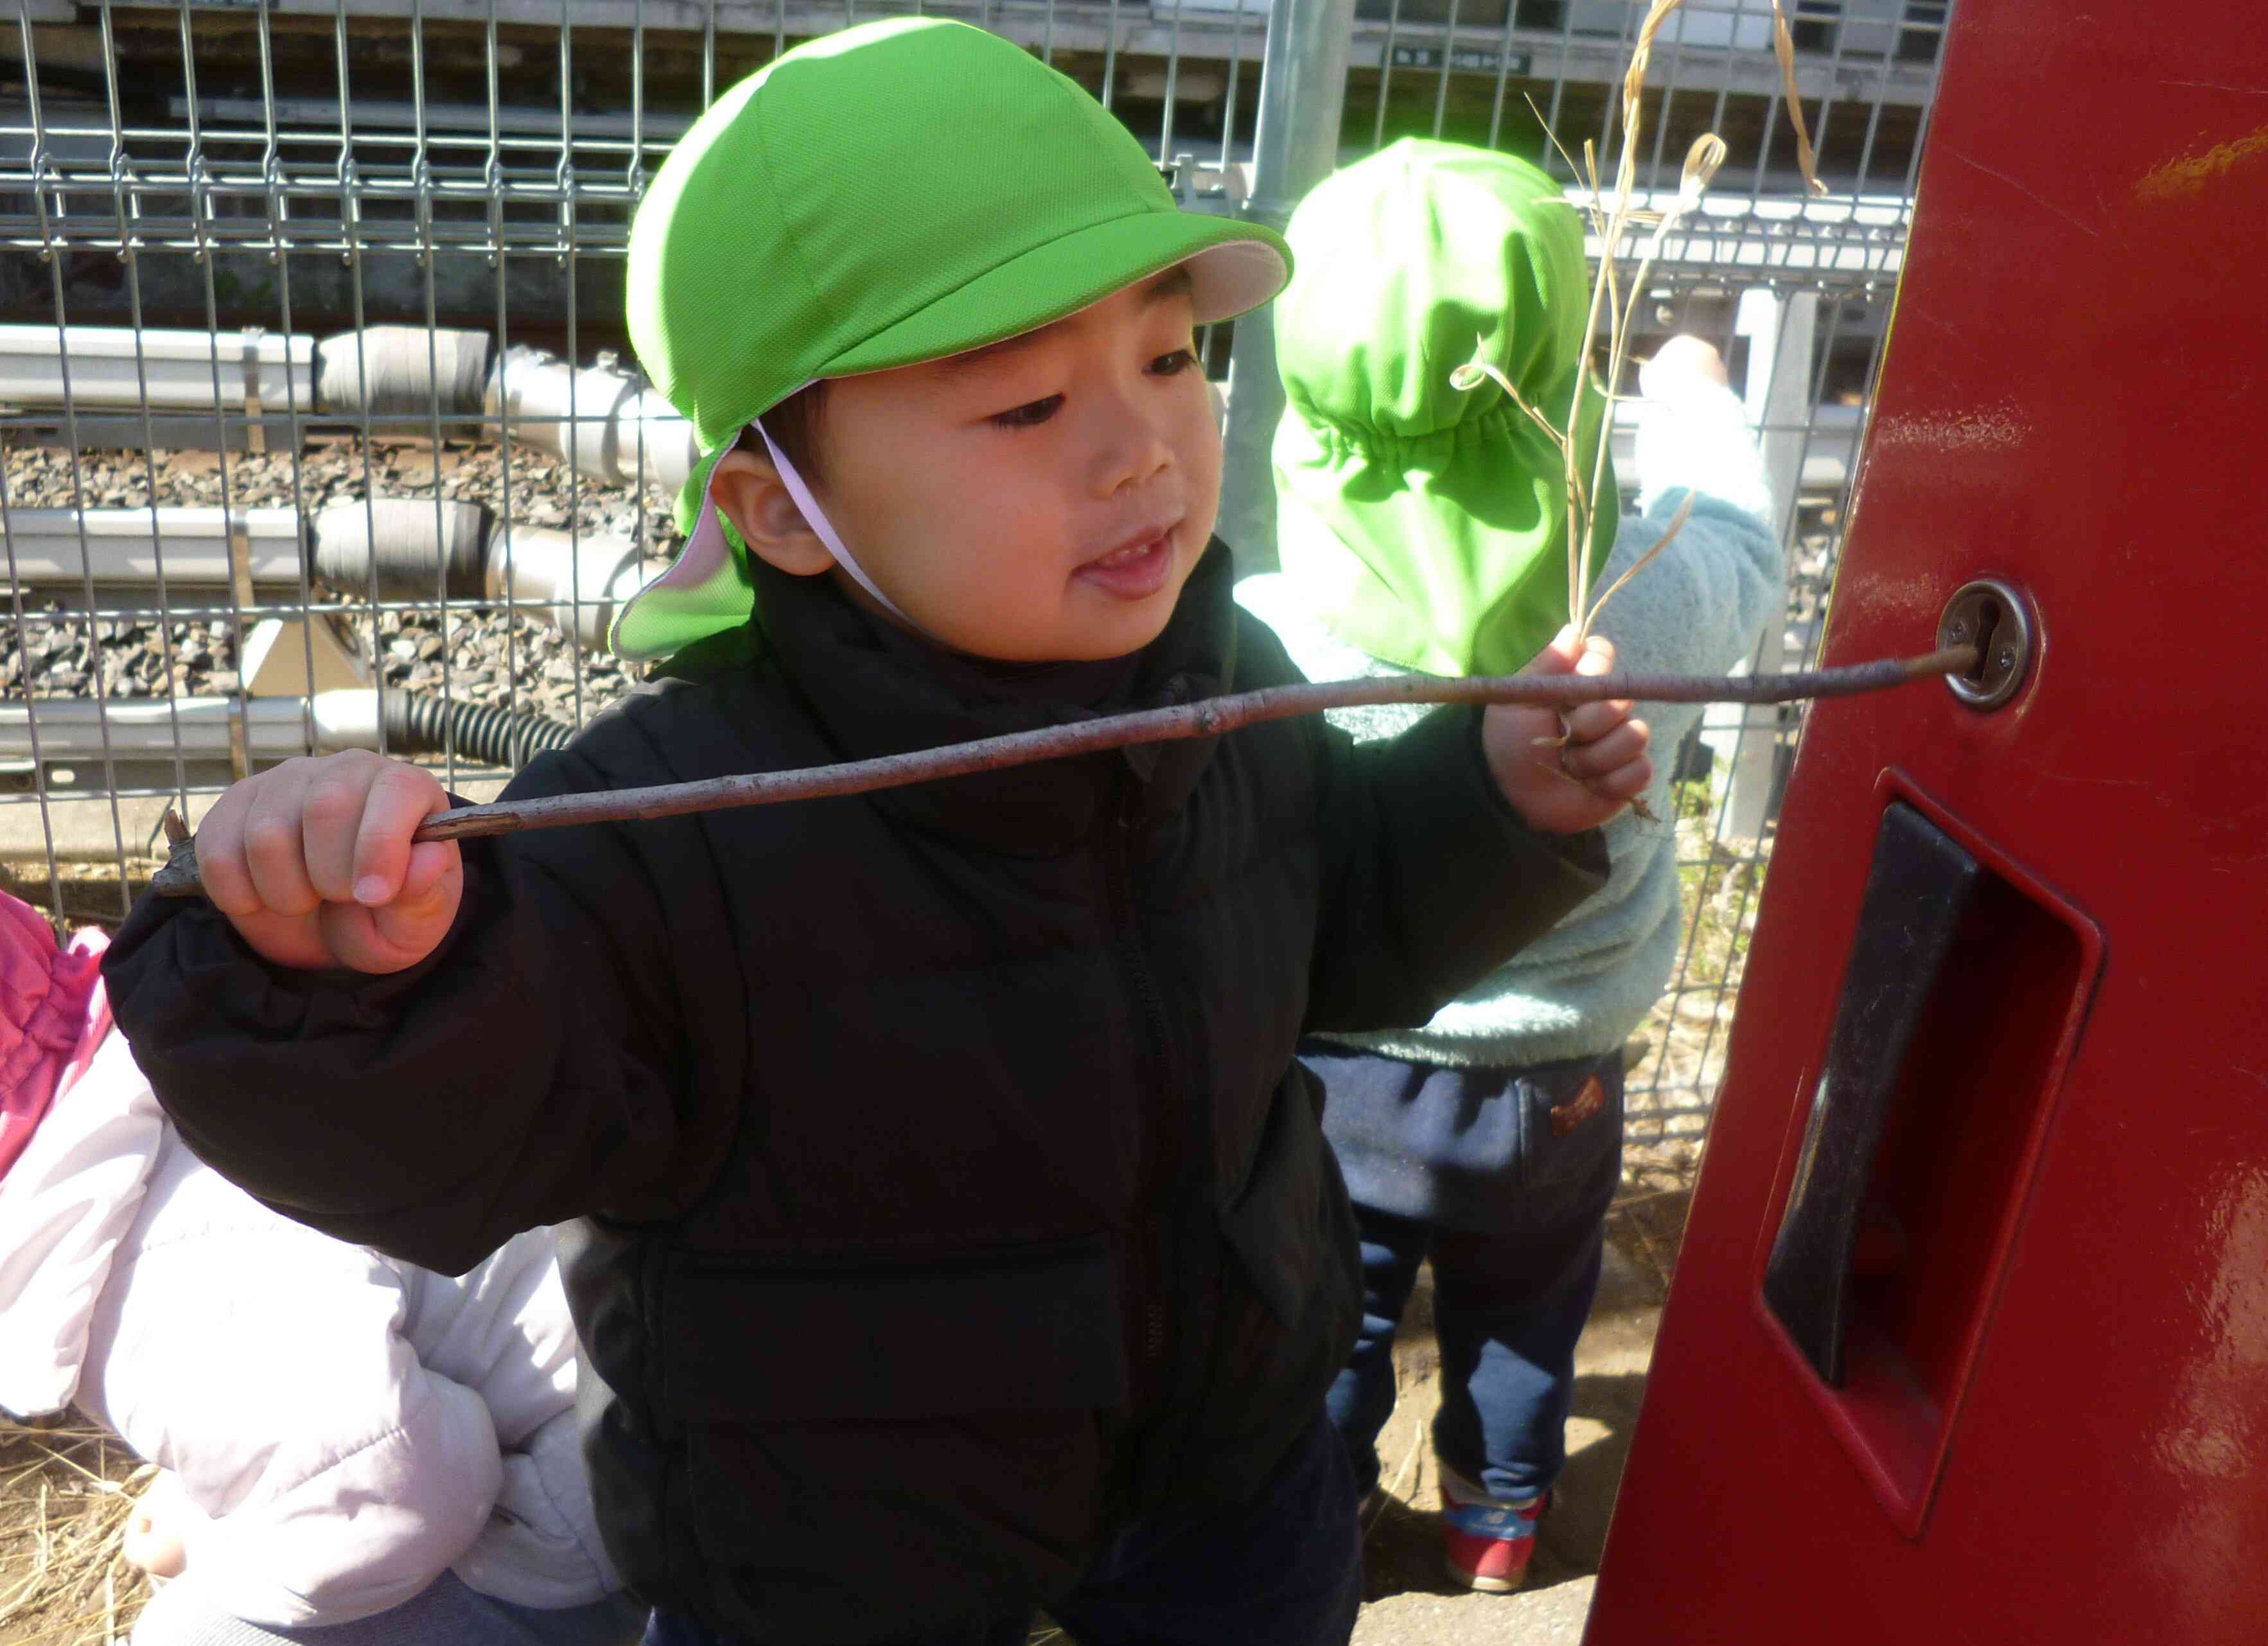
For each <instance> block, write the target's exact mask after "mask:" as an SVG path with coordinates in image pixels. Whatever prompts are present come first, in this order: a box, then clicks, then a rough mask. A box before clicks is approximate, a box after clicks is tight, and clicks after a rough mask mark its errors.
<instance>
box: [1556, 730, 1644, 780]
mask: <svg viewBox="0 0 2268 1646" xmlns="http://www.w3.org/2000/svg"><path fill="white" fill-rule="evenodd" d="M1648 740H1649V738H1648V735H1647V731H1646V722H1645V721H1643V720H1627V721H1624V723H1623V724H1621V725H1619V726H1617V727H1616V728H1615V729H1614V730H1613V731H1609V733H1607V735H1606V736H1605V737H1603V738H1599V739H1598V740H1597V741H1596V742H1593V743H1571V744H1569V745H1568V746H1566V748H1565V749H1563V750H1562V751H1561V752H1560V756H1559V769H1560V770H1561V771H1564V772H1565V773H1566V774H1567V775H1569V776H1570V777H1575V778H1580V779H1581V780H1582V781H1584V782H1586V783H1587V782H1589V781H1590V780H1591V779H1593V778H1594V777H1603V776H1605V775H1607V774H1609V772H1612V771H1614V770H1615V769H1616V768H1618V767H1623V766H1627V765H1629V764H1630V763H1631V761H1635V760H1638V759H1639V758H1640V757H1641V756H1643V755H1644V754H1645V753H1646V744H1647V742H1648Z"/></svg>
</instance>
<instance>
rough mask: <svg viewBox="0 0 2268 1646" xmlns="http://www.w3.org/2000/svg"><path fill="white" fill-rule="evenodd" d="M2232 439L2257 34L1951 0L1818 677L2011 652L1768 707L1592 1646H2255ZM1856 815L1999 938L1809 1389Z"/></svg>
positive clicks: (2254, 1432)
mask: <svg viewBox="0 0 2268 1646" xmlns="http://www.w3.org/2000/svg"><path fill="white" fill-rule="evenodd" d="M2264 437H2268V8H2263V7H2260V6H2257V5H2253V4H2240V5H2229V4H2217V3H2210V0H2164V3H2162V4H2151V5H2147V6H2142V5H2133V4H2122V5H2117V6H2099V7H2097V6H2088V5H2084V4H2080V5H2074V4H2073V0H1962V4H1961V5H1959V6H1958V7H1956V8H1955V25H1954V32H1953V36H1952V38H1951V40H1950V41H1949V42H1948V57H1947V64H1946V72H1945V79H1944V85H1943V89H1942V91H1941V92H1940V97H1939V99H1938V103H1937V106H1936V109H1935V112H1934V114H1933V122H1932V136H1931V138H1930V144H1929V151H1928V153H1927V155H1926V158H1925V163H1924V170H1923V175H1922V184H1921V191H1920V204H1919V209H1918V220H1917V223H1916V225H1915V231H1914V235H1913V242H1912V249H1911V255H1910V257H1909V259H1908V262H1907V266H1906V272H1905V276H1904V283H1903V285H1902V289H1901V291H1900V296H1899V302H1898V310H1897V318H1896V328H1895V332H1894V334H1893V337H1892V340H1891V343H1890V347H1889V355H1888V358H1887V364H1886V369H1885V373H1884V378H1883V381H1882V384H1881V393H1880V396H1879V399H1878V401H1877V405H1876V410H1875V415H1874V426H1873V429H1872V430H1871V432H1870V435H1869V437H1868V443H1867V452H1866V454H1865V459H1864V465H1863V467H1862V470H1861V473H1860V479H1859V493H1858V500H1857V504H1856V508H1855V512H1854V519H1853V527H1852V538H1851V541H1850V545H1849V548H1848V553H1847V555H1846V559H1845V568H1844V570H1843V573H1842V577H1841V579H1840V581H1839V582H1838V584H1837V589H1836V592H1835V606H1834V613H1833V619H1832V625H1831V632H1830V642H1829V648H1828V650H1829V652H1830V658H1829V660H1830V661H1831V662H1849V661H1853V660H1857V659H1859V658H1866V657H1871V656H1878V655H1885V654H1890V653H1896V652H1904V651H1912V650H1918V649H1919V648H1921V647H1923V646H1926V645H1927V644H1928V643H1930V640H1931V636H1932V635H1933V632H1934V628H1935V624H1936V621H1937V617H1938V614H1939V612H1940V608H1941V607H1942V606H1943V605H1944V604H1945V602H1946V601H1947V599H1948V598H1949V597H1950V596H1951V595H1952V594H1953V592H1955V590H1956V589H1957V588H1959V587H1960V586H1961V585H1962V584H1964V583H1966V582H1968V581H1969V580H1970V579H1971V578H1974V577H1985V576H1998V577H2004V578H2006V579H2007V580H2008V581H2010V582H2012V583H2014V584H2016V585H2017V586H2019V587H2020V588H2021V589H2023V590H2025V591H2026V592H2028V593H2029V596H2030V597H2031V599H2032V600H2033V601H2034V603H2035V605H2036V610H2037V613H2038V617H2039V621H2040V625H2041V628H2042V631H2043V632H2042V641H2041V645H2040V648H2039V650H2038V653H2037V655H2036V661H2035V664H2034V669H2033V673H2032V677H2031V679H2030V680H2029V682H2028V683H2027V685H2026V687H2025V689H2024V693H2023V695H2022V696H2021V698H2020V699H2019V700H2018V702H2015V703H2014V704H2012V705H2011V706H2009V707H2008V708H2006V709H2001V710H1999V711H1998V712H1996V713H1992V714H1985V715H1980V714H1977V713H1975V712H1973V711H1971V710H1970V709H1965V708H1963V707H1962V705H1960V704H1959V703H1957V702H1955V701H1954V700H1953V698H1952V696H1951V695H1950V694H1948V693H1946V692H1943V691H1940V690H1938V689H1936V688H1934V687H1932V688H1928V689H1919V690H1915V691H1912V692H1907V693H1901V694H1891V695H1889V696H1886V697H1877V698H1867V699H1854V700H1852V701H1849V702H1837V703H1828V704H1823V705H1822V706H1821V707H1820V708H1819V709H1818V710H1817V712H1816V715H1815V718H1814V720H1813V722H1812V724H1811V727H1810V730H1809V731H1808V734H1807V737H1806V739H1805V743H1804V746H1803V752H1802V755H1801V758H1800V761H1799V762H1798V764H1797V768H1796V771H1795V774H1794V776H1793V781H1792V783H1791V785H1790V789H1789V793H1788V802H1787V808H1786V818H1785V820H1784V822H1783V824H1782V827H1781V834H1780V841H1779V844H1778V849H1777V852H1776V855H1775V857H1774V861H1773V864H1772V869H1771V878H1770V882H1769V884H1768V885H1767V887H1766V890H1765V893H1764V907H1763V911H1762V917H1761V920H1760V922H1759V926H1758V930H1757V933H1756V943H1755V947H1754V950H1753V952H1752V954H1751V956H1750V959H1749V967H1748V974H1747V979H1746V982H1745V985H1744V987H1743V988H1742V996H1741V1005H1740V1012H1739V1016H1738V1018H1737V1019H1736V1021H1737V1024H1738V1027H1737V1029H1736V1030H1735V1032H1734V1040H1733V1046H1732V1055H1731V1062H1730V1067H1729V1069H1728V1073H1727V1081H1726V1084H1725V1089H1724V1091H1723V1094H1722V1096H1721V1098H1720V1099H1719V1112H1718V1116H1717V1121H1716V1125H1715V1129H1714V1132H1713V1135H1712V1138H1711V1141H1710V1144H1709V1153H1708V1159H1707V1162H1706V1165H1705V1168H1704V1171H1703V1173H1702V1178H1701V1183H1700V1187H1699V1191H1698V1194H1697V1196H1696V1198H1695V1201H1694V1206H1693V1212H1692V1218H1691V1222H1690V1227H1689V1231H1688V1234H1687V1237H1686V1243H1685V1248H1684V1256H1683V1265H1682V1267H1681V1268H1680V1271H1679V1274H1678V1277H1677V1283H1676V1287H1675V1291H1674V1292H1673V1294H1672V1297H1671V1299H1670V1304H1669V1307H1668V1312H1667V1315H1666V1317H1665V1319H1664V1322H1663V1327H1662V1332H1661V1340H1660V1342H1659V1344H1658V1347H1657V1349H1656V1355H1655V1361H1654V1370H1653V1379H1652V1384H1651V1386H1650V1388H1649V1392H1648V1395H1647V1400H1646V1408H1645V1414H1644V1416H1643V1417H1642V1419H1641V1420H1640V1422H1639V1425H1638V1435H1637V1438H1636V1444H1635V1446H1634V1449H1633V1451H1632V1455H1631V1462H1630V1467H1629V1471H1628V1473H1627V1474H1626V1475H1625V1477H1624V1483H1623V1488H1622V1496H1621V1499H1620V1501H1619V1503H1618V1504H1617V1506H1616V1515H1615V1522H1614V1528H1613V1532H1612V1535H1611V1537H1610V1539H1609V1543H1608V1548H1607V1559H1606V1563H1605V1567H1604V1569H1603V1570H1602V1574H1601V1576H1600V1580H1599V1587H1598V1591H1597V1596H1596V1599H1595V1602H1594V1609H1593V1613H1592V1620H1591V1627H1590V1631H1589V1634H1588V1635H1587V1637H1586V1638H1587V1642H1589V1646H1639V1643H1640V1642H1645V1643H1646V1646H1662V1643H1663V1642H1720V1641H1721V1642H1757V1643H1759V1646H1779V1643H1780V1642H1790V1643H1793V1642H1812V1641H1823V1642H1827V1641H1831V1642H1837V1646H1869V1643H1871V1642H1901V1643H1907V1642H1925V1641H1926V1642H1951V1641H1958V1642H1966V1641H1978V1642H1993V1646H2008V1643H2010V1642H2035V1641H2037V1642H2058V1643H2061V1642H2096V1641H2102V1642H2112V1641H2116V1642H2230V1643H2232V1646H2235V1643H2236V1642H2243V1643H2245V1646H2259V1643H2260V1642H2268V937H2264V932H2268V677H2264V672H2263V670H2264V662H2263V657H2262V652H2263V650H2264V640H2268V547H2263V542H2264V537H2268V530H2264V505H2263V501H2262V496H2261V491H2260V487H2259V485H2258V482H2257V474H2258V472H2259V465H2260V454H2261V451H2262V447H2263V444H2264ZM1894 793H1904V794H1907V795H1911V796H1912V797H1916V798H1917V799H1918V802H1919V803H1920V804H1921V805H1922V809H1923V810H1924V811H1925V812H1927V813H1928V814H1930V815H1931V816H1933V818H1935V819H1937V820H1938V821H1940V824H1942V825H1943V826H1945V827H1947V828H1948V832H1950V833H1952V834H1954V835H1955V837H1956V838H1958V839H1960V840H1961V841H1962V842H1963V843H1964V844H1966V845H1968V846H1969V847H1970V849H1972V850H1974V851H1976V852H1977V855H1978V856H1981V857H1983V858H1984V859H1985V861H1986V862H1987V864H1988V866H1989V867H1991V868H1992V869H1993V870H1994V871H1995V872H1996V874H1997V875H1999V877H2000V878H2001V879H2002V880H2003V881H2005V882H2006V883H2007V886H2006V888H2005V891H2006V894H2007V896H2008V897H2010V898H2014V899H2018V900H2020V902H2021V908H2022V910H2023V911H2024V912H2023V913H2022V915H2021V917H2020V918H2017V919H2016V920H2015V921H2014V923H2013V924H2012V925H2010V926H2009V928H2008V930H2009V931H2010V932H2011V933H2012V934H2013V935H2012V936H2011V937H2008V938H2007V943H2006V944H2005V946H2004V948H2003V949H2002V950H1999V951H1995V952H1994V954H1995V957H1996V958H1995V959H1994V962H1993V964H1992V966H1990V967H1988V968H1985V970H1989V971H1990V972H1991V973H1992V975H1989V976H1988V975H1985V974H1984V971H1983V970H1980V973H1979V974H1978V975H1977V977H1976V978H1975V979H1974V980H1973V981H1974V983H1975V988H1974V991H1973V993H1972V994H1970V995H1968V996H1965V997H1964V996H1963V994H1962V990H1961V989H1959V988H1955V989H1953V990H1950V991H1948V999H1947V1001H1946V1002H1945V1003H1943V1004H1944V1010H1943V1011H1942V1012H1941V1013H1940V1018H1935V1019H1932V1022H1933V1024H1934V1025H1935V1026H1933V1027H1926V1028H1925V1030H1924V1031H1923V1032H1922V1033H1921V1034H1920V1035H1919V1036H1918V1040H1917V1045H1918V1051H1917V1053H1916V1059H1915V1062H1913V1063H1912V1064H1910V1066H1909V1069H1910V1075H1911V1079H1910V1080H1909V1082H1908V1085H1909V1088H1910V1090H1909V1091H1908V1092H1907V1094H1906V1099H1905V1100H1906V1101H1907V1102H1908V1105H1909V1109H1910V1111H1911V1112H1910V1113H1909V1114H1908V1116H1907V1124H1906V1127H1905V1129H1904V1131H1902V1132H1900V1133H1898V1134H1896V1135H1894V1137H1893V1140H1892V1143H1891V1144H1890V1145H1889V1155H1888V1157H1887V1159H1886V1164H1885V1165H1884V1168H1883V1174H1884V1175H1883V1178H1882V1181H1883V1182H1884V1183H1885V1184H1886V1185H1887V1186H1888V1192H1889V1193H1890V1194H1892V1195H1893V1196H1894V1197H1896V1196H1903V1197H1904V1200H1903V1204H1904V1214H1903V1215H1904V1217H1905V1219H1906V1220H1907V1223H1908V1225H1909V1233H1910V1234H1911V1235H1912V1236H1913V1237H1915V1238H1914V1239H1913V1240H1912V1242H1911V1246H1910V1247H1909V1248H1908V1249H1906V1250H1904V1253H1903V1255H1899V1254H1896V1253H1894V1254H1893V1256H1892V1258H1890V1259H1888V1260H1884V1259H1881V1258H1880V1256H1879V1254H1876V1255H1875V1256H1874V1257H1870V1258H1869V1259H1868V1260H1869V1261H1889V1262H1892V1263H1893V1264H1894V1265H1903V1269H1902V1275H1903V1278H1901V1279H1899V1280H1897V1281H1896V1282H1895V1283H1893V1284H1890V1285H1889V1286H1888V1287H1887V1288H1885V1289H1882V1290H1880V1291H1879V1294H1878V1295H1875V1296H1874V1301H1873V1303H1872V1304H1870V1305H1869V1307H1870V1308H1871V1309H1872V1310H1873V1311H1874V1312H1873V1314H1872V1315H1871V1316H1870V1317H1869V1319H1870V1321H1871V1325H1870V1326H1869V1327H1868V1329H1869V1330H1870V1331H1875V1332H1876V1336H1877V1338H1878V1339H1879V1340H1880V1341H1881V1342H1889V1341H1893V1340H1895V1343H1896V1353H1886V1354H1883V1355H1874V1350H1873V1349H1872V1348H1869V1347H1868V1346H1867V1343H1865V1342H1862V1341H1860V1339H1859V1337H1856V1336H1854V1339H1853V1350H1852V1354H1853V1375H1852V1378H1851V1381H1850V1385H1849V1386H1848V1387H1847V1388H1846V1389H1845V1390H1843V1391H1830V1390H1828V1389H1826V1388H1825V1387H1824V1386H1823V1385H1821V1384H1820V1383H1819V1381H1818V1380H1817V1378H1815V1377H1814V1376H1813V1374H1812V1372H1811V1370H1810V1368H1809V1366H1808V1363H1805V1362H1804V1361H1803V1360H1802V1359H1801V1357H1800V1356H1798V1355H1797V1354H1795V1353H1794V1352H1793V1349H1792V1348H1790V1347H1789V1345H1788V1343H1787V1341H1786V1338H1785V1335H1784V1334H1782V1333H1781V1332H1780V1331H1779V1329H1778V1325H1777V1322H1776V1321H1774V1320H1773V1319H1772V1318H1771V1315H1770V1313H1769V1312H1768V1311H1767V1310H1766V1309H1765V1308H1764V1306H1763V1304H1762V1303H1761V1301H1760V1297H1759V1291H1758V1287H1759V1282H1760V1280H1761V1277H1762V1275H1763V1272H1764V1264H1765V1261H1766V1258H1767V1255H1768V1253H1769V1251H1770V1248H1771V1241H1772V1238H1773V1234H1774V1231H1776V1230H1777V1228H1778V1221H1779V1216H1780V1213H1781V1209H1782V1207H1783V1205H1784V1203H1785V1201H1786V1195H1787V1194H1788V1188H1789V1183H1790V1179H1791V1178H1792V1176H1793V1169H1794V1159H1795V1154H1796V1149H1797V1146H1798V1144H1799V1143H1800V1139H1801V1135H1802V1128H1803V1124H1804V1120H1805V1116H1806V1113H1807V1112H1808V1104H1809V1102H1810V1097H1811V1092H1810V1087H1811V1084H1812V1077H1813V1072H1814V1071H1815V1069H1816V1068H1817V1067H1818V1065H1819V1062H1820V1060H1821V1059H1822V1057H1823V1054H1824V1048H1825V1045H1826V1040H1827V1033H1828V1027H1829V1024H1830V1019H1831V1018H1832V1016H1833V1013H1834V1010H1835V1005H1836V1001H1837V993H1838V990H1839V988H1840V984H1841V979H1842V971H1843V962H1844V958H1845V955H1846V953H1847V952H1848V951H1849V949H1850V946H1851V942H1852V929H1853V925H1854V922H1855V921H1856V919H1857V914H1858V909H1859V899H1860V894H1861V892H1862V890H1863V888H1864V886H1865V884H1866V878H1867V867H1868V859H1869V854H1870V852H1871V850H1872V846H1873V841H1874V835H1875V830H1876V826H1877V824H1878V822H1879V820H1880V818H1881V811H1882V807H1883V805H1885V803H1886V801H1887V800H1888V799H1889V797H1890V796H1891V795H1892V794H1894ZM2011 907H2015V905H2011ZM2098 965H2099V967H2100V972H2099V977H2097V976H2096V975H2095V967H2096V966H2098ZM1964 1006H1965V1008H1966V1010H1965V1015H1964ZM1870 1356H1873V1357H1872V1358H1870Z"/></svg>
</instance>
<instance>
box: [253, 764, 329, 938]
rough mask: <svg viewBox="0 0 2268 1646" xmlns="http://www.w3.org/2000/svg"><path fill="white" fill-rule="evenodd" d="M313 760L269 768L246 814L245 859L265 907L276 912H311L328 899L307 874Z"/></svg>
mask: <svg viewBox="0 0 2268 1646" xmlns="http://www.w3.org/2000/svg"><path fill="white" fill-rule="evenodd" d="M313 763H314V762H313V761H286V762H284V764H283V765H282V766H279V767H277V768H276V769H275V770H274V771H272V772H269V773H267V774H266V775H265V777H264V780H263V781H262V782H261V783H260V784H259V785H257V786H256V787H255V788H254V790H253V793H252V804H251V807H250V810H249V812H248V814H247V817H246V818H245V821H244V860H245V864H246V866H247V868H248V869H249V870H250V871H251V873H252V884H253V886H254V889H255V890H256V891H257V892H258V893H259V894H260V902H261V907H262V908H266V909H268V910H269V912H270V913H273V914H277V915H305V914H308V913H310V912H312V911H313V909H314V908H316V907H317V906H318V905H319V904H320V903H321V902H322V896H321V894H320V893H318V892H317V891H316V890H315V883H314V882H313V880H311V879H309V878H307V861H306V851H305V849H304V845H303V841H304V834H303V831H302V827H301V823H300V817H301V812H302V811H303V809H304V807H305V805H306V792H307V783H308V775H307V772H306V767H309V766H312V765H313Z"/></svg>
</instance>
